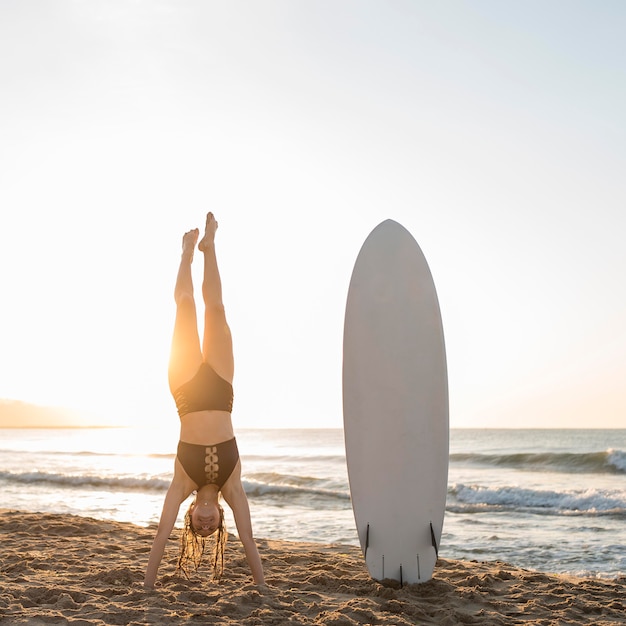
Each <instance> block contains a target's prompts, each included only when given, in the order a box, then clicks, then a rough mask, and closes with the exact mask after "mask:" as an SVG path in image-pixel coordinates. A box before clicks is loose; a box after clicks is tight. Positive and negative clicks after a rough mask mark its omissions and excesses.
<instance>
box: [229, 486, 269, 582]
mask: <svg viewBox="0 0 626 626" xmlns="http://www.w3.org/2000/svg"><path fill="white" fill-rule="evenodd" d="M232 478H235V477H232ZM228 482H229V483H232V484H229V485H228V488H226V489H224V490H223V491H222V495H223V496H224V500H226V502H227V504H228V506H230V508H231V509H232V511H233V516H234V518H235V524H236V526H237V534H238V535H239V539H240V540H241V543H242V544H243V549H244V552H245V553H246V559H247V561H248V565H249V566H250V571H251V572H252V578H253V579H254V582H255V583H256V584H257V585H264V584H265V577H264V575H263V564H262V563H261V556H260V555H259V550H258V548H257V545H256V542H255V541H254V537H253V535H252V521H251V519H250V506H249V505H248V497H247V496H246V492H245V491H244V489H243V485H242V484H241V480H232V481H230V480H229V481H228ZM225 487H226V485H225Z"/></svg>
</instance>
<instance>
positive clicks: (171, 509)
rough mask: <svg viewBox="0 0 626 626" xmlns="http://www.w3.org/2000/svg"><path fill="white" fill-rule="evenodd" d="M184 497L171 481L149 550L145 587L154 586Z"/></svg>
mask: <svg viewBox="0 0 626 626" xmlns="http://www.w3.org/2000/svg"><path fill="white" fill-rule="evenodd" d="M184 499H185V497H184V496H183V492H182V491H181V489H180V487H179V486H178V485H176V486H175V484H174V481H172V483H171V484H170V487H169V489H168V490H167V494H166V496H165V502H164V503H163V511H162V512H161V519H160V520H159V526H158V528H157V532H156V536H155V538H154V542H153V543H152V549H151V550H150V558H149V559H148V566H147V568H146V576H145V578H144V581H143V586H144V587H146V588H147V589H152V588H153V587H154V582H155V580H156V576H157V570H158V569H159V565H160V564H161V559H162V558H163V553H164V552H165V545H166V544H167V541H168V539H169V537H170V535H171V533H172V529H173V528H174V524H175V523H176V518H177V517H178V511H179V510H180V505H181V504H182V502H183V500H184Z"/></svg>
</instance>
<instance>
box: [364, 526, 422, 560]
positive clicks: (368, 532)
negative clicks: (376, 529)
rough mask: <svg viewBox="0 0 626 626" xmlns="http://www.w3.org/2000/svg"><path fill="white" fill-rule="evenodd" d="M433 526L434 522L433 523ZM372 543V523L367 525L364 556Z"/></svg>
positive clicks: (365, 556)
mask: <svg viewBox="0 0 626 626" xmlns="http://www.w3.org/2000/svg"><path fill="white" fill-rule="evenodd" d="M431 526H432V524H431ZM369 545H370V525H369V524H368V525H367V530H366V531H365V554H364V555H363V558H365V559H366V558H367V549H368V548H369Z"/></svg>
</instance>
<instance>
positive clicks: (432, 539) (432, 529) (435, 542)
mask: <svg viewBox="0 0 626 626" xmlns="http://www.w3.org/2000/svg"><path fill="white" fill-rule="evenodd" d="M368 530H369V527H368ZM430 541H431V542H432V544H433V548H435V556H436V557H437V558H439V546H438V545H437V538H436V537H435V529H434V528H433V523H432V522H431V523H430Z"/></svg>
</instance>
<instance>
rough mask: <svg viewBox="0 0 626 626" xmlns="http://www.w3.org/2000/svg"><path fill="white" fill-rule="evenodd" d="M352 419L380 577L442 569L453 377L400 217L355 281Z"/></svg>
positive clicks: (360, 524)
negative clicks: (450, 382)
mask: <svg viewBox="0 0 626 626" xmlns="http://www.w3.org/2000/svg"><path fill="white" fill-rule="evenodd" d="M342 387H343V422H344V439H345V447H346V462H347V467H348V479H349V483H350V496H351V500H352V509H353V512H354V519H355V522H356V528H357V533H358V536H359V541H360V544H361V548H362V550H363V554H364V557H365V563H366V565H367V568H368V570H369V573H370V575H371V577H372V578H374V579H375V580H384V579H393V580H397V581H400V582H401V583H421V582H426V581H427V580H429V579H430V578H431V577H432V573H433V569H434V567H435V564H436V561H437V558H438V551H439V542H440V540H441V533H442V529H443V519H444V512H445V505H446V493H447V483H448V454H449V426H448V421H449V416H448V376H447V366H446V353H445V344H444V336H443V326H442V321H441V312H440V309H439V301H438V298H437V293H436V290H435V285H434V282H433V278H432V275H431V272H430V269H429V267H428V263H427V262H426V259H425V258H424V254H423V253H422V250H421V249H420V247H419V245H418V244H417V242H416V241H415V239H414V238H413V236H412V235H411V234H410V233H409V231H408V230H406V229H405V228H404V227H403V226H401V225H400V224H398V223H397V222H395V221H393V220H386V221H384V222H382V223H381V224H379V225H378V226H377V227H376V228H374V230H373V231H372V232H371V233H370V234H369V236H368V237H367V239H366V240H365V242H364V243H363V246H362V248H361V250H360V252H359V254H358V256H357V259H356V262H355V264H354V269H353V272H352V277H351V280H350V285H349V288H348V297H347V302H346V311H345V320H344V335H343V370H342Z"/></svg>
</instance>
